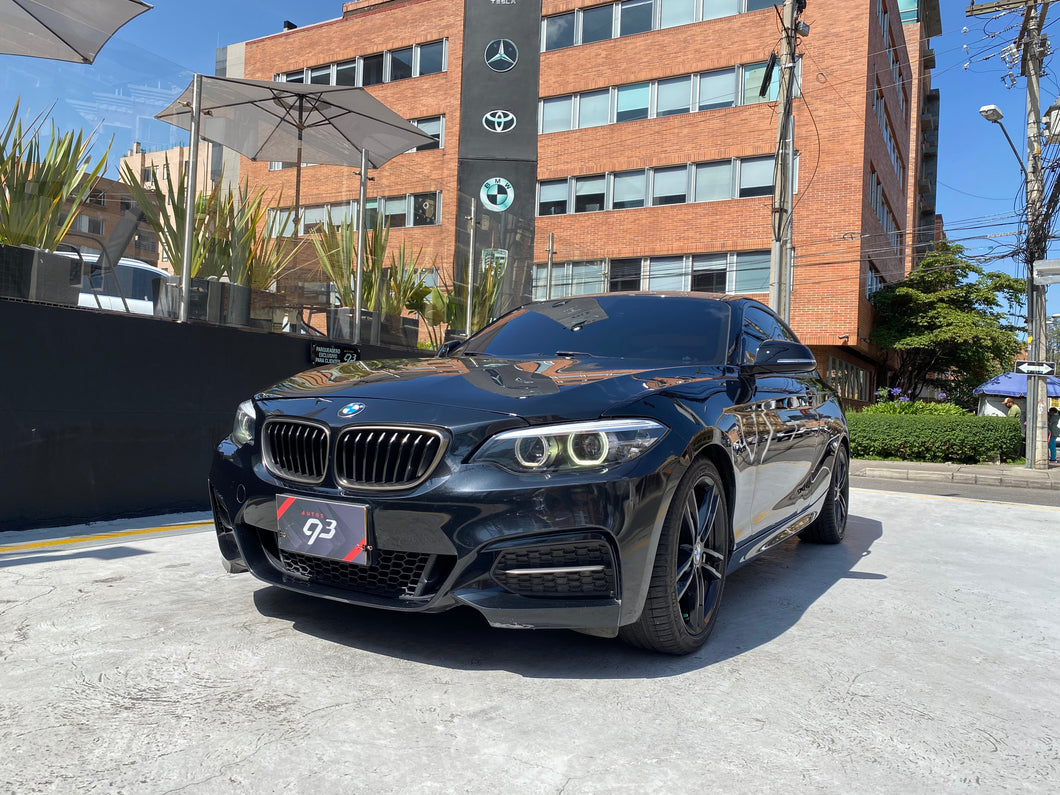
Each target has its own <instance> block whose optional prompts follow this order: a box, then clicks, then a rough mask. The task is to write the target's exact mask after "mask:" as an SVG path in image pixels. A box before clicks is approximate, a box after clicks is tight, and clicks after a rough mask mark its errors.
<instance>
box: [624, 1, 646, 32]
mask: <svg viewBox="0 0 1060 795" xmlns="http://www.w3.org/2000/svg"><path fill="white" fill-rule="evenodd" d="M653 14H654V0H624V2H623V3H621V4H620V5H619V11H618V35H619V36H632V35H634V34H636V33H646V32H648V31H649V30H651V23H652V16H653Z"/></svg>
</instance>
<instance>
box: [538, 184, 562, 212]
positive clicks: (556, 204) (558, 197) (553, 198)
mask: <svg viewBox="0 0 1060 795" xmlns="http://www.w3.org/2000/svg"><path fill="white" fill-rule="evenodd" d="M566 212H567V180H565V179H557V180H552V181H549V182H542V183H541V187H540V188H539V189H538V200H537V214H538V215H563V214H564V213H566Z"/></svg>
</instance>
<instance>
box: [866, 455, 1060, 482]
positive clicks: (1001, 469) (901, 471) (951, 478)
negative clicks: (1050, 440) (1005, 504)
mask: <svg viewBox="0 0 1060 795" xmlns="http://www.w3.org/2000/svg"><path fill="white" fill-rule="evenodd" d="M850 475H851V477H855V478H859V477H860V478H885V479H890V480H918V481H937V482H949V483H965V484H969V483H970V484H976V485H980V486H1009V487H1011V488H1018V489H1060V464H1050V465H1049V469H1047V470H1039V469H1027V467H1026V466H1025V465H1023V464H1018V465H1017V464H924V463H920V462H918V461H866V460H864V459H854V460H852V461H851V462H850Z"/></svg>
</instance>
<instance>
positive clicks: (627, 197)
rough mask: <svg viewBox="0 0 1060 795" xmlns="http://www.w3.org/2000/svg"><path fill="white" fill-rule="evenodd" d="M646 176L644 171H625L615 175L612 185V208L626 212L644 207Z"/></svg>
mask: <svg viewBox="0 0 1060 795" xmlns="http://www.w3.org/2000/svg"><path fill="white" fill-rule="evenodd" d="M644 187H645V176H644V172H643V171H624V172H622V173H619V174H615V176H614V182H613V185H612V197H611V208H612V209H613V210H626V209H630V208H633V207H643V206H644Z"/></svg>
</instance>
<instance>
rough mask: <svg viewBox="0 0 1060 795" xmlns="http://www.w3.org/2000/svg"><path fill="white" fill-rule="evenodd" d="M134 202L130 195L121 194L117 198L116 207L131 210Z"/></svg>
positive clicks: (123, 210)
mask: <svg viewBox="0 0 1060 795" xmlns="http://www.w3.org/2000/svg"><path fill="white" fill-rule="evenodd" d="M135 206H136V204H135V203H134V202H133V199H132V196H122V197H120V198H119V199H118V209H119V210H121V211H122V212H125V211H126V210H131V209H132V208H133V207H135Z"/></svg>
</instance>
